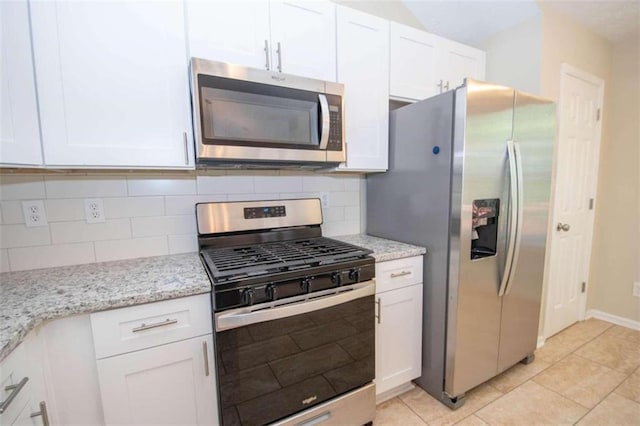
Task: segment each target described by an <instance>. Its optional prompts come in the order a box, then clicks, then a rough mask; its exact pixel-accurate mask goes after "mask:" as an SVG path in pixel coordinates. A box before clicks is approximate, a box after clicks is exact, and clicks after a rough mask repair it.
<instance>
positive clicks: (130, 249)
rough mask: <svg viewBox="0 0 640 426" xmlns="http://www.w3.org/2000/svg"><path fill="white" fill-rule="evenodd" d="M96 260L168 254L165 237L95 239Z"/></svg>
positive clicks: (103, 260) (104, 260) (105, 260)
mask: <svg viewBox="0 0 640 426" xmlns="http://www.w3.org/2000/svg"><path fill="white" fill-rule="evenodd" d="M94 244H95V247H96V261H98V262H107V261H110V260H121V259H134V258H137V257H150V256H162V255H165V254H169V247H168V245H167V237H165V236H162V237H151V238H134V239H128V240H111V241H96V242H95V243H94Z"/></svg>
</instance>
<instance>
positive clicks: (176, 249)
mask: <svg viewBox="0 0 640 426" xmlns="http://www.w3.org/2000/svg"><path fill="white" fill-rule="evenodd" d="M168 238H169V254H179V253H195V252H197V251H198V237H197V236H196V235H195V234H191V235H169V236H168Z"/></svg>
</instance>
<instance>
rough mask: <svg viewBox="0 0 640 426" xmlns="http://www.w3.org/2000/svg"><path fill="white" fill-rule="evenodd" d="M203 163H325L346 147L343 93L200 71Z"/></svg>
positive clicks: (200, 132)
mask: <svg viewBox="0 0 640 426" xmlns="http://www.w3.org/2000/svg"><path fill="white" fill-rule="evenodd" d="M196 95H197V98H198V101H197V108H198V112H197V115H196V117H198V120H197V121H196V123H195V124H196V126H197V129H196V130H197V132H196V133H197V137H198V142H199V150H198V151H199V152H198V155H199V158H198V159H199V161H201V162H203V161H207V160H214V161H219V160H225V159H233V160H238V161H289V162H292V161H294V162H295V161H299V162H326V161H327V152H328V151H342V130H341V129H342V120H341V116H342V115H341V110H342V99H341V96H338V95H332V94H325V93H322V92H317V91H312V90H300V89H296V88H291V87H282V86H277V85H270V84H265V83H259V82H253V81H247V80H236V79H230V78H226V77H219V76H213V75H206V74H199V75H197V93H196Z"/></svg>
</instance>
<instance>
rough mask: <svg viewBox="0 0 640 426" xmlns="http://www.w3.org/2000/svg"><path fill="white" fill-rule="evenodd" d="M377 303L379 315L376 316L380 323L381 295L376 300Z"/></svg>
mask: <svg viewBox="0 0 640 426" xmlns="http://www.w3.org/2000/svg"><path fill="white" fill-rule="evenodd" d="M376 305H378V315H376V318H377V319H378V324H380V323H381V321H382V303H381V301H380V298H379V297H378V300H376Z"/></svg>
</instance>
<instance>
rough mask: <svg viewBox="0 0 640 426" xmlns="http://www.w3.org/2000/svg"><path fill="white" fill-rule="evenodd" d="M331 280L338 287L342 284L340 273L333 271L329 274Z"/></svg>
mask: <svg viewBox="0 0 640 426" xmlns="http://www.w3.org/2000/svg"><path fill="white" fill-rule="evenodd" d="M331 282H332V283H333V284H334V285H335V286H336V287H340V286H341V285H342V273H340V272H334V273H332V274H331Z"/></svg>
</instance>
